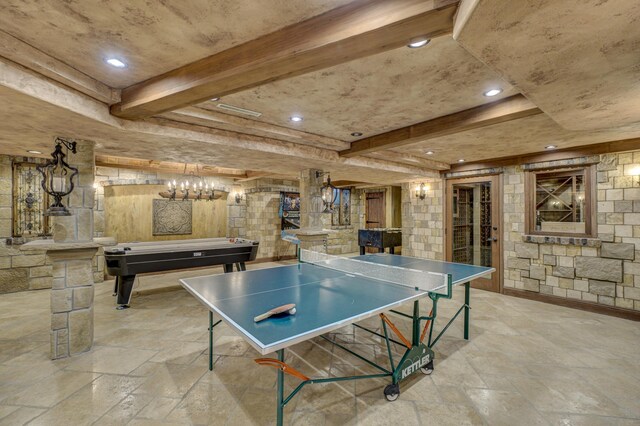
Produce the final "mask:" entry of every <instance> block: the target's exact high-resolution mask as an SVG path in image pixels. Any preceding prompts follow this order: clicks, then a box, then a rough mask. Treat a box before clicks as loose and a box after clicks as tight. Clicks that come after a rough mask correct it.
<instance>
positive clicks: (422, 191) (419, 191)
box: [416, 182, 429, 200]
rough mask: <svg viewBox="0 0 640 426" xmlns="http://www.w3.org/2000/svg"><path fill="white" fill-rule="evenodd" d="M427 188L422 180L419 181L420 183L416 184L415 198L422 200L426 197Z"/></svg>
mask: <svg viewBox="0 0 640 426" xmlns="http://www.w3.org/2000/svg"><path fill="white" fill-rule="evenodd" d="M428 190H429V187H428V186H426V185H425V184H424V182H423V183H420V185H418V186H416V198H419V199H421V200H424V199H425V198H426V197H427V191H428Z"/></svg>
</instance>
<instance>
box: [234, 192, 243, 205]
mask: <svg viewBox="0 0 640 426" xmlns="http://www.w3.org/2000/svg"><path fill="white" fill-rule="evenodd" d="M233 195H234V197H235V198H236V204H240V202H242V199H243V198H244V193H243V192H242V191H236V192H234V193H233Z"/></svg>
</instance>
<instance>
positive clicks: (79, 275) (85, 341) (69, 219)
mask: <svg viewBox="0 0 640 426" xmlns="http://www.w3.org/2000/svg"><path fill="white" fill-rule="evenodd" d="M77 142H78V143H77V146H76V148H77V153H76V154H70V155H69V157H68V158H67V162H68V163H69V164H70V165H72V166H74V167H77V168H78V172H79V173H78V179H77V181H76V182H74V183H75V187H74V189H73V192H72V193H71V194H70V195H69V198H68V201H67V202H68V206H67V207H68V208H69V211H70V212H71V216H59V217H54V218H53V219H54V220H53V241H51V240H40V241H33V242H31V243H27V244H24V245H23V246H22V247H21V250H46V251H47V255H48V256H49V257H50V258H51V260H52V261H53V283H52V289H51V358H52V359H58V358H65V357H68V356H71V355H75V354H78V353H82V352H86V351H88V350H90V349H91V346H92V345H93V262H92V259H93V257H94V256H95V254H96V252H97V251H98V247H99V245H98V244H97V243H94V242H93V204H94V203H93V202H94V197H95V190H94V188H93V180H94V172H95V161H94V152H93V148H94V143H93V142H90V141H77Z"/></svg>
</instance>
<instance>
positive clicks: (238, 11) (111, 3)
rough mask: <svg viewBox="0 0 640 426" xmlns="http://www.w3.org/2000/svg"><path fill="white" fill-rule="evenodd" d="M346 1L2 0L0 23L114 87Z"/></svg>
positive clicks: (18, 36)
mask: <svg viewBox="0 0 640 426" xmlns="http://www.w3.org/2000/svg"><path fill="white" fill-rule="evenodd" d="M350 1H351V0H322V1H308V0H260V1H255V0H180V1H141V0H108V1H104V0H79V1H69V0H48V1H46V2H43V1H41V0H3V1H2V2H0V29H1V30H3V31H6V32H8V33H9V34H11V35H13V36H15V37H17V38H19V39H20V40H23V41H25V42H27V43H29V44H31V45H32V46H35V47H37V48H39V49H40V50H42V51H44V52H46V53H48V54H50V55H51V56H53V57H55V58H57V59H60V60H61V61H63V62H65V63H67V64H69V65H71V66H73V67H74V68H76V69H78V70H80V71H82V72H84V73H86V74H88V75H90V76H92V77H94V78H95V79H97V80H99V81H102V82H103V83H106V84H108V85H109V86H111V87H115V88H122V87H126V86H129V85H131V84H133V83H136V82H139V81H143V80H146V79H148V78H150V77H153V76H155V75H158V74H161V73H163V72H166V71H169V70H172V69H174V68H177V67H179V66H181V65H185V64H188V63H191V62H193V61H196V60H198V59H200V58H204V57H207V56H210V55H213V54H214V53H217V52H220V51H222V50H225V49H228V48H230V47H232V46H235V45H238V44H241V43H243V42H246V41H249V40H252V39H254V38H256V37H259V36H261V35H264V34H267V33H270V32H272V31H275V30H277V29H279V28H282V27H285V26H287V25H290V24H293V23H296V22H299V21H302V20H304V19H307V18H310V17H312V16H315V15H318V14H320V13H323V12H326V11H327V10H330V9H333V8H336V7H338V6H341V5H344V4H347V3H349V2H350ZM109 56H115V57H120V58H122V59H124V60H125V61H126V62H127V63H128V65H129V67H128V68H127V69H125V70H119V69H115V68H112V67H109V66H108V65H106V64H105V63H104V58H105V57H109Z"/></svg>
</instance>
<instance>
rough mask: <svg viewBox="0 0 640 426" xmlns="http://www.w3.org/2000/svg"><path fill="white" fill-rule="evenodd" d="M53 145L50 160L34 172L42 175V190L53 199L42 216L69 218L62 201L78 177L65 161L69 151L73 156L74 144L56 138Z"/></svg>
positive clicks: (71, 189) (75, 171)
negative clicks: (53, 148)
mask: <svg viewBox="0 0 640 426" xmlns="http://www.w3.org/2000/svg"><path fill="white" fill-rule="evenodd" d="M55 144H56V146H55V150H54V151H53V152H52V153H51V157H52V158H51V160H47V162H46V163H45V164H43V165H40V166H37V167H36V170H38V172H40V173H41V174H42V182H41V185H42V189H43V190H44V192H46V193H47V194H49V195H50V196H51V197H53V203H52V204H51V205H50V206H49V208H48V209H47V211H46V212H45V213H44V215H45V216H71V213H70V212H69V210H67V208H66V207H65V206H64V204H63V203H62V199H63V198H64V197H66V196H68V195H69V194H71V192H73V188H74V186H75V184H74V182H73V179H74V178H75V177H76V176H77V175H78V169H77V168H76V167H73V166H70V165H69V164H68V163H67V162H66V161H65V158H66V157H67V154H68V152H69V151H71V153H73V154H75V153H76V142H75V141H73V140H68V139H63V138H60V137H56V139H55ZM63 148H66V152H67V154H65V153H64V152H63V151H62V150H63Z"/></svg>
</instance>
